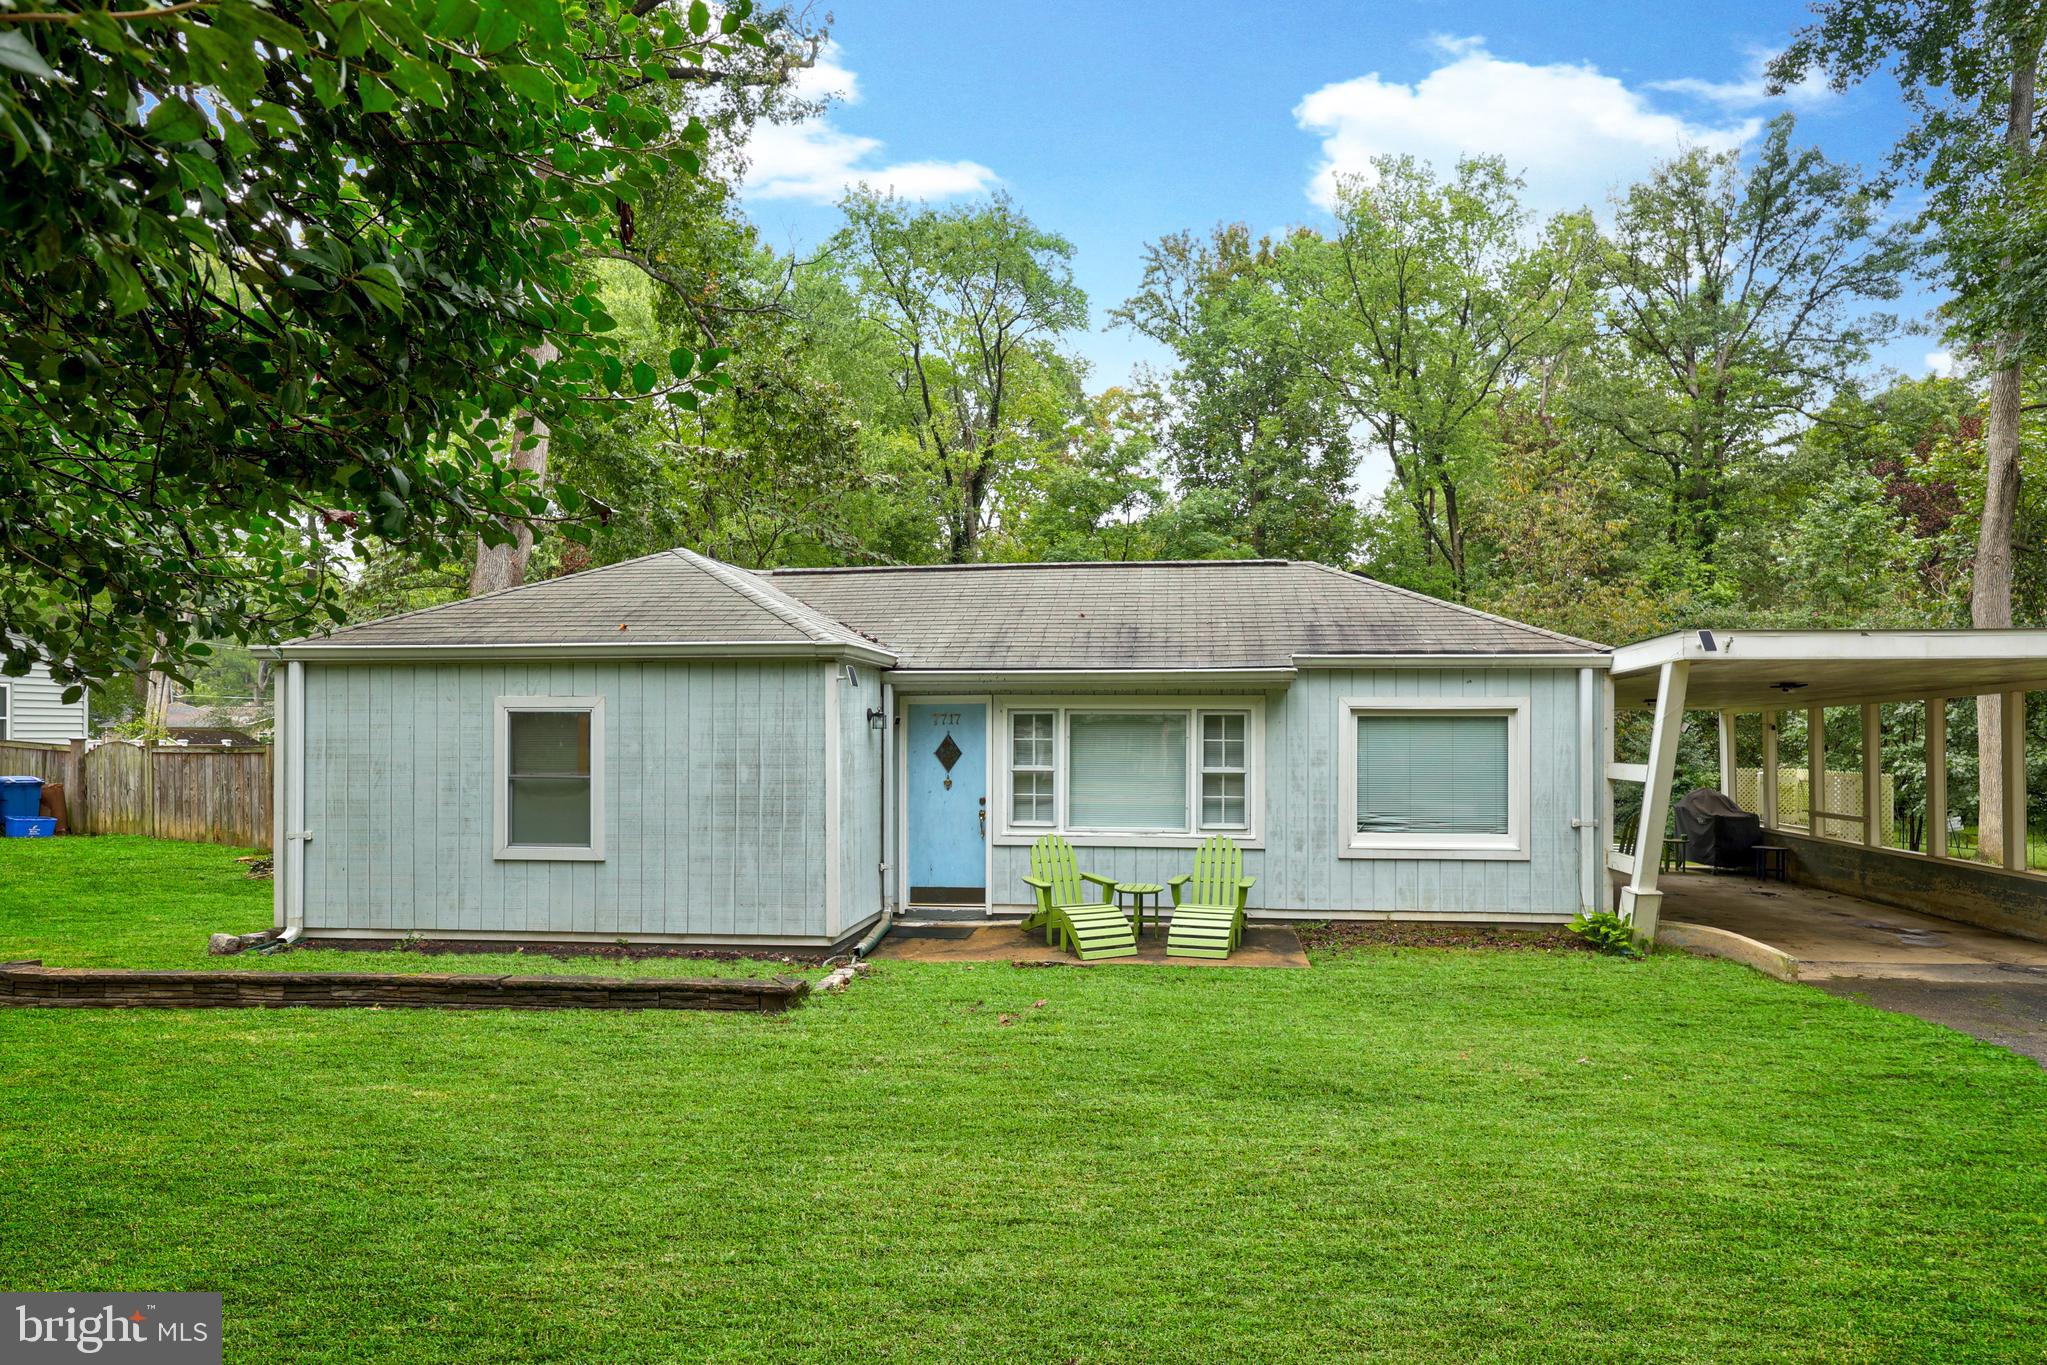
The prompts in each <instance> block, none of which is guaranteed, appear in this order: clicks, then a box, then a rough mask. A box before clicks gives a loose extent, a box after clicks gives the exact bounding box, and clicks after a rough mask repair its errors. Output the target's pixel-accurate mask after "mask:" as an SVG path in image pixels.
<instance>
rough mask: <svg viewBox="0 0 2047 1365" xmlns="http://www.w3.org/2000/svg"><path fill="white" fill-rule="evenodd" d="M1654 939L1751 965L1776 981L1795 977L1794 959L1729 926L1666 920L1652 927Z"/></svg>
mask: <svg viewBox="0 0 2047 1365" xmlns="http://www.w3.org/2000/svg"><path fill="white" fill-rule="evenodd" d="M1656 941H1657V942H1658V943H1661V944H1666V945H1668V946H1669V947H1672V948H1682V949H1684V951H1686V952H1688V953H1693V954H1696V955H1698V956H1699V957H1724V958H1726V959H1728V960H1729V961H1730V962H1739V963H1741V964H1742V965H1743V966H1744V967H1753V968H1755V969H1756V970H1757V971H1759V972H1761V973H1762V974H1763V975H1764V976H1774V977H1776V978H1777V979H1778V980H1779V981H1796V980H1798V959H1797V958H1795V957H1793V956H1792V955H1791V954H1789V953H1787V952H1785V951H1784V950H1783V949H1782V948H1773V947H1771V946H1770V945H1769V944H1767V943H1764V942H1762V941H1761V940H1760V939H1753V938H1750V937H1749V936H1748V935H1747V934H1737V933H1735V932H1734V931H1733V930H1732V929H1715V928H1714V927H1713V926H1711V925H1709V924H1691V923H1687V922H1686V921H1684V920H1672V919H1667V920H1665V921H1663V923H1661V924H1659V925H1657V926H1656Z"/></svg>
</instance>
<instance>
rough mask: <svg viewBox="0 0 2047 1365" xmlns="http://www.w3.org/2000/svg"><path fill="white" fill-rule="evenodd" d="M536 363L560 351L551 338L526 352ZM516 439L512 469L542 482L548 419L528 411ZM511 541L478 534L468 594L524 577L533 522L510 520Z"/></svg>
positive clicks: (509, 584) (512, 583) (510, 585)
mask: <svg viewBox="0 0 2047 1365" xmlns="http://www.w3.org/2000/svg"><path fill="white" fill-rule="evenodd" d="M527 354H528V355H530V356H532V357H533V359H534V362H535V363H536V364H540V365H545V364H547V363H548V362H549V361H552V360H554V359H556V358H557V357H559V356H560V355H561V352H560V351H557V350H556V349H555V347H554V343H553V342H551V341H543V342H541V343H540V344H539V345H538V346H535V347H534V348H533V349H532V350H530V351H528V352H527ZM514 431H515V442H516V445H517V446H518V447H522V448H515V449H514V450H513V451H512V454H511V460H510V463H511V466H512V468H514V469H524V470H530V471H531V472H532V473H533V474H534V475H536V476H537V477H538V478H539V479H540V480H541V482H543V483H545V482H546V480H547V443H548V438H549V437H550V436H551V435H552V433H551V432H550V431H549V430H548V426H547V423H546V422H544V421H542V420H541V419H540V418H538V417H535V416H533V415H532V414H531V413H528V414H527V415H526V418H525V420H524V421H522V422H520V423H518V424H517V425H516V426H515V428H514ZM511 530H512V541H511V543H510V544H509V545H486V544H485V543H484V542H483V538H482V537H481V536H479V537H477V540H476V567H475V568H473V569H471V570H470V571H469V595H470V596H471V597H481V596H482V595H483V594H485V593H487V592H501V591H503V590H504V589H506V588H516V587H518V586H519V585H520V584H521V583H524V582H525V581H526V563H527V561H528V560H530V559H532V558H533V525H532V523H530V522H526V521H516V522H513V523H512V527H511Z"/></svg>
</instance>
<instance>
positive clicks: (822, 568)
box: [750, 559, 1305, 578]
mask: <svg viewBox="0 0 2047 1365" xmlns="http://www.w3.org/2000/svg"><path fill="white" fill-rule="evenodd" d="M1294 562H1296V561H1293V560H1286V559H1019V560H1005V561H1002V562H1000V563H981V564H820V565H814V566H808V567H804V566H797V567H791V568H779V569H754V570H751V571H750V572H752V573H753V574H754V575H755V576H757V577H761V578H771V577H775V576H777V575H786V576H788V577H792V578H794V577H799V576H802V575H805V574H859V573H957V572H962V571H968V570H973V571H985V570H995V569H1203V568H1216V569H1241V568H1246V567H1266V568H1281V567H1284V566H1285V565H1288V564H1291V563H1294ZM1303 562H1305V561H1303Z"/></svg>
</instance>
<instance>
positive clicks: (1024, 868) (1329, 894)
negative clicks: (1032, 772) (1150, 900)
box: [990, 665, 1584, 917]
mask: <svg viewBox="0 0 2047 1365" xmlns="http://www.w3.org/2000/svg"><path fill="white" fill-rule="evenodd" d="M1463 696H1476V697H1502V698H1508V697H1526V698H1527V699H1528V703H1529V705H1528V711H1527V716H1528V769H1529V773H1528V777H1529V856H1528V858H1527V859H1526V860H1525V861H1517V860H1480V859H1458V858H1344V857H1340V856H1338V849H1339V847H1340V843H1341V840H1342V838H1343V833H1342V831H1341V829H1340V828H1339V826H1340V823H1341V811H1342V793H1341V792H1340V791H1339V790H1338V786H1339V784H1340V782H1341V781H1342V776H1341V774H1342V762H1341V750H1340V747H1339V746H1340V745H1342V744H1345V743H1348V742H1350V739H1351V736H1350V733H1349V728H1348V723H1347V718H1346V715H1345V713H1344V711H1343V707H1342V703H1343V701H1344V699H1345V698H1348V697H1463ZM1578 746H1579V736H1578V675H1577V671H1576V670H1575V669H1568V668H1513V667H1510V666H1485V665H1479V666H1468V667H1454V668H1441V669H1430V668H1390V669H1358V670H1342V669H1326V670H1325V669H1308V670H1303V671H1302V673H1301V674H1300V676H1299V677H1298V678H1296V679H1295V681H1294V682H1293V684H1292V686H1290V687H1289V688H1288V689H1287V690H1286V692H1285V693H1284V694H1271V695H1269V696H1268V698H1267V701H1266V709H1265V755H1266V768H1265V783H1264V786H1265V824H1264V833H1265V839H1264V844H1265V847H1264V848H1262V849H1246V850H1245V852H1244V873H1245V875H1246V876H1251V877H1256V878H1257V879H1258V884H1257V885H1256V886H1255V887H1253V888H1252V890H1251V906H1252V908H1253V909H1255V910H1264V911H1268V912H1273V913H1281V914H1288V913H1291V914H1303V915H1307V914H1326V915H1338V916H1341V915H1345V914H1410V915H1415V914H1419V915H1462V916H1473V917H1483V916H1487V915H1544V916H1563V915H1570V914H1573V913H1575V912H1576V911H1577V910H1578V909H1579V908H1580V905H1579V852H1578V840H1579V838H1580V835H1579V832H1578V831H1577V830H1574V829H1573V828H1572V827H1571V821H1572V819H1573V818H1574V817H1576V816H1579V815H1580V814H1584V813H1583V812H1580V811H1579V810H1578V800H1579V793H1578V771H1579V769H1578V763H1579V747H1578ZM1075 853H1076V854H1077V855H1078V856H1079V858H1080V861H1081V864H1082V866H1083V867H1085V868H1086V869H1087V870H1088V871H1090V872H1099V873H1101V874H1102V875H1103V876H1108V877H1114V878H1116V879H1117V880H1118V881H1147V882H1161V883H1163V882H1165V881H1166V880H1167V879H1168V878H1170V877H1174V876H1177V875H1179V874H1180V873H1183V872H1190V871H1192V870H1193V863H1194V854H1193V851H1192V850H1191V849H1159V848H1113V847H1110V848H1104V847H1090V848H1079V849H1076V850H1075ZM1029 862H1030V849H1029V848H1028V847H1027V846H1023V845H1014V844H999V845H997V846H996V848H995V850H994V886H993V887H992V888H991V889H990V899H991V900H992V901H993V902H994V903H996V904H998V905H1005V906H1012V907H1013V906H1018V905H1021V904H1023V903H1024V898H1023V894H1022V893H1023V891H1024V889H1025V888H1024V886H1023V884H1022V881H1021V878H1022V877H1023V876H1024V874H1025V873H1026V872H1028V871H1029V870H1030V866H1029Z"/></svg>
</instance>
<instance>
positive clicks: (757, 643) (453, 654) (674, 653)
mask: <svg viewBox="0 0 2047 1365" xmlns="http://www.w3.org/2000/svg"><path fill="white" fill-rule="evenodd" d="M253 652H254V653H255V654H257V655H258V656H260V657H262V658H266V659H293V660H300V661H303V662H306V663H381V662H384V661H385V660H390V659H398V660H404V661H407V662H431V661H435V660H441V661H450V662H452V661H462V662H477V661H481V660H486V659H851V660H852V661H854V662H855V663H864V664H872V665H874V666H876V667H879V668H887V667H890V666H891V665H893V664H894V663H895V661H896V656H895V655H893V654H891V653H889V652H888V651H887V650H885V649H881V648H879V647H873V648H870V647H868V646H866V645H855V644H847V643H840V642H837V641H831V642H813V641H807V640H806V641H795V640H652V641H645V640H587V641H567V642H558V643H548V644H439V645H436V644H381V645H380V644H361V645H352V644H344V643H341V642H339V641H327V640H317V639H315V640H290V641H286V642H285V643H284V644H281V645H261V646H258V647H257V648H256V649H255V650H254V651H253Z"/></svg>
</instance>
